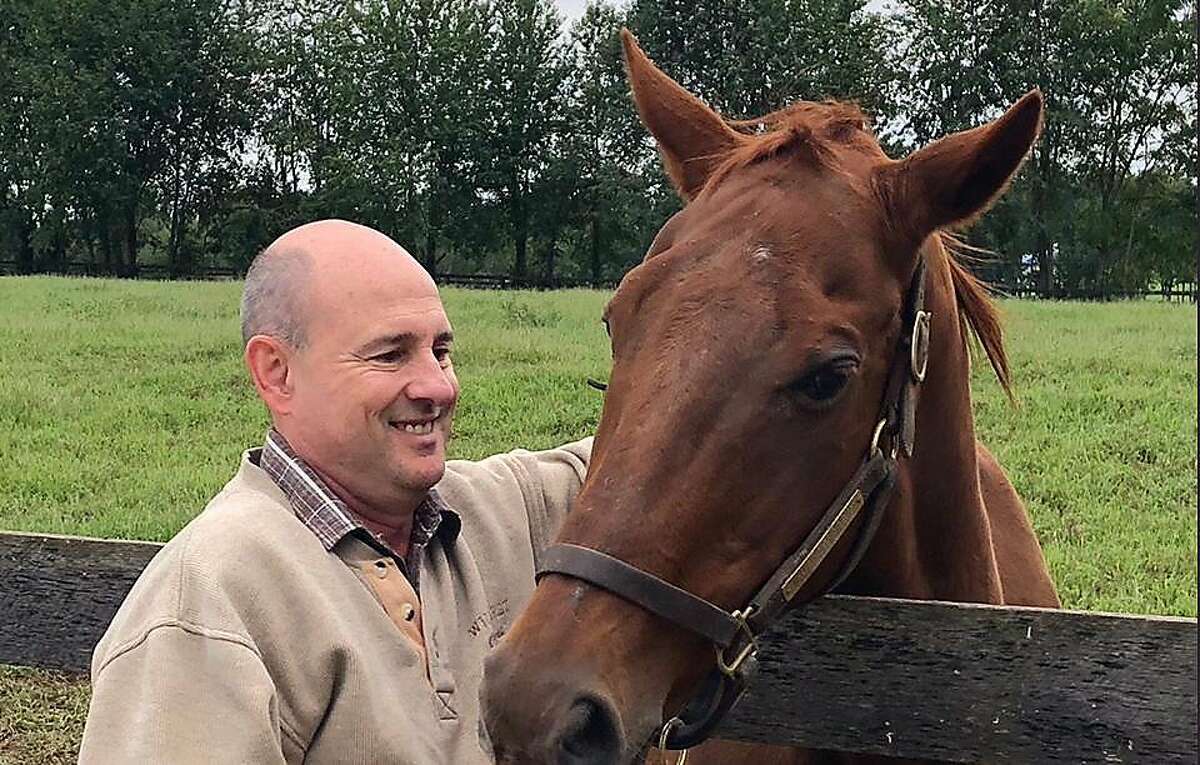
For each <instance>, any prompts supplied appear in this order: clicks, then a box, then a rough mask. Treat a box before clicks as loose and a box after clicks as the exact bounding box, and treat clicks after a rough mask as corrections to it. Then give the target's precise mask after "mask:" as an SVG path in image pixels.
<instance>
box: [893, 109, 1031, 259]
mask: <svg viewBox="0 0 1200 765" xmlns="http://www.w3.org/2000/svg"><path fill="white" fill-rule="evenodd" d="M1041 127H1042V94H1041V92H1040V91H1038V90H1032V91H1030V92H1029V93H1026V94H1025V95H1024V96H1023V97H1022V98H1021V100H1020V101H1017V103H1016V104H1014V105H1013V106H1012V107H1011V108H1009V110H1008V111H1007V112H1005V113H1004V115H1003V116H1001V117H1000V118H999V119H998V120H996V121H995V122H992V123H989V124H987V125H983V126H981V127H977V128H975V129H973V130H966V131H963V132H961V133H955V134H953V135H949V136H946V137H945V138H943V139H941V140H939V141H936V142H934V143H931V144H929V145H928V146H926V147H924V148H922V149H919V150H917V151H915V152H913V153H912V154H910V155H909V156H908V157H907V158H905V159H904V160H902V161H900V162H895V163H891V164H889V165H887V166H886V167H884V168H882V169H881V170H880V171H879V172H880V176H879V178H878V181H879V188H880V192H881V195H882V196H883V198H884V203H885V205H886V207H887V211H888V215H889V217H890V218H891V220H892V223H893V225H895V226H896V227H898V228H899V229H900V230H901V231H902V232H903V233H904V234H905V235H907V236H911V237H912V238H913V240H915V241H917V242H920V241H922V240H924V238H925V237H926V236H928V235H929V234H930V233H932V232H933V231H935V230H936V229H939V228H942V227H944V226H953V225H956V224H958V225H961V224H965V223H969V222H971V221H972V220H974V219H975V218H976V217H978V216H979V215H982V214H983V213H984V212H985V211H986V210H987V208H988V207H990V206H991V204H992V203H993V202H994V201H995V200H996V199H997V198H999V196H1000V195H1001V194H1003V193H1004V189H1005V188H1006V187H1007V185H1008V182H1009V180H1011V179H1012V177H1013V176H1014V175H1015V174H1016V172H1017V170H1018V169H1020V167H1021V163H1022V162H1024V160H1025V157H1026V155H1027V154H1028V153H1029V149H1030V148H1031V147H1032V146H1033V143H1034V141H1036V140H1037V137H1038V133H1039V132H1040V131H1041Z"/></svg>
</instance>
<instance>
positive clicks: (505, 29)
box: [479, 0, 569, 279]
mask: <svg viewBox="0 0 1200 765" xmlns="http://www.w3.org/2000/svg"><path fill="white" fill-rule="evenodd" d="M491 22H492V34H493V38H492V40H491V45H490V46H489V47H488V48H487V50H486V53H485V57H486V60H487V64H488V66H487V69H486V71H485V72H484V75H483V76H484V81H483V91H482V93H483V103H484V104H486V108H485V111H484V115H483V121H482V125H483V133H484V134H485V135H486V136H488V140H487V142H486V143H483V144H481V145H480V147H479V148H480V150H481V151H482V157H481V158H482V159H483V161H484V162H485V165H484V169H483V170H482V171H481V173H480V181H481V183H480V186H481V188H482V191H483V193H484V194H486V195H488V196H491V197H494V199H495V200H496V203H497V208H498V209H499V210H501V211H502V219H503V222H504V227H505V231H506V233H507V235H508V238H509V239H510V241H511V242H512V245H513V266H512V274H513V276H515V277H517V278H519V279H524V278H526V277H527V276H528V274H529V241H530V237H531V234H532V232H531V227H530V224H531V221H532V218H533V202H534V200H533V196H534V195H533V190H534V187H535V185H536V184H537V183H538V181H539V178H540V177H541V174H542V169H543V167H544V164H545V162H546V160H547V158H548V155H549V154H550V153H551V152H553V151H554V150H555V142H556V141H558V140H559V139H560V137H561V135H562V133H563V130H564V125H565V115H564V113H563V103H564V99H565V96H566V92H567V77H568V71H569V70H568V67H567V61H566V56H565V42H564V41H563V39H562V37H561V36H560V34H559V31H560V27H561V24H562V22H561V19H560V17H559V15H558V11H557V9H556V8H555V6H554V3H553V2H551V0H495V2H494V3H493V4H492V5H491Z"/></svg>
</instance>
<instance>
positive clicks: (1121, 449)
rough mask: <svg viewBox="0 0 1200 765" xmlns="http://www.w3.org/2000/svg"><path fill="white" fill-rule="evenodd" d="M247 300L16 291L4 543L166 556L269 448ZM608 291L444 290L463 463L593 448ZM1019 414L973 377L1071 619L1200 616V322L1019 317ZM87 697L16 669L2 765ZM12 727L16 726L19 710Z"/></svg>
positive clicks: (71, 283)
mask: <svg viewBox="0 0 1200 765" xmlns="http://www.w3.org/2000/svg"><path fill="white" fill-rule="evenodd" d="M239 288H240V285H238V284H234V283H189V284H179V283H176V284H169V283H145V282H118V281H105V280H82V279H62V278H2V279H0V433H2V434H3V436H4V437H3V439H0V528H3V529H13V530H29V531H42V532H57V533H68V534H85V535H93V536H104V537H126V538H140V539H157V540H165V539H168V538H169V537H170V536H171V535H172V534H173V533H174V532H175V531H177V530H178V529H179V528H180V527H181V526H182V525H183V524H184V523H186V522H187V521H188V519H190V518H191V517H192V516H193V515H194V514H195V513H196V512H197V511H198V510H199V509H200V508H201V507H202V506H203V504H204V502H205V501H206V500H207V499H208V497H209V496H210V495H211V494H213V493H214V492H215V491H216V490H217V489H218V488H219V487H220V486H221V484H222V483H223V482H224V481H225V480H226V479H227V478H228V477H229V476H230V475H231V473H232V471H233V469H234V467H235V465H236V461H237V458H238V454H239V453H240V451H241V450H242V449H244V448H246V447H247V446H251V445H256V444H257V443H259V442H260V441H261V438H262V435H263V432H264V430H265V428H266V422H267V421H266V416H265V413H264V412H263V410H262V409H261V407H260V406H259V405H258V404H257V402H256V400H255V399H254V396H253V391H252V390H251V388H250V386H249V384H248V382H246V380H245V376H244V374H243V372H242V367H241V361H240V354H239V348H238V345H239V343H238V331H237V321H236V308H237V297H238V291H239ZM605 298H606V295H605V293H601V292H591V291H569V292H558V293H546V294H535V293H494V292H468V291H461V290H446V291H445V300H446V304H447V310H448V312H449V314H450V317H451V320H452V321H453V322H454V324H455V330H456V333H457V335H458V340H457V342H456V350H455V365H456V367H457V369H458V373H459V377H460V379H461V381H462V384H463V397H462V401H461V404H460V407H459V415H458V418H457V421H456V432H457V438H456V440H455V442H454V445H453V453H454V455H455V456H459V457H479V456H482V455H485V454H488V453H492V452H495V451H501V450H505V449H508V448H511V447H513V446H517V445H521V446H527V447H544V446H549V445H551V444H555V443H559V442H562V441H565V440H567V439H571V438H575V437H579V436H581V435H584V434H586V433H588V432H589V431H590V430H591V429H592V428H593V427H594V426H595V423H596V419H597V417H598V415H599V411H600V403H601V398H600V394H599V393H597V392H596V391H593V390H591V389H590V388H587V387H585V386H584V384H583V382H584V379H585V378H586V377H588V376H593V377H599V378H604V377H605V376H606V373H607V368H608V343H607V340H606V339H605V337H604V333H603V329H602V328H601V325H600V323H599V320H598V319H599V315H600V308H601V306H602V305H603V303H604V300H605ZM1003 310H1004V314H1005V316H1006V319H1007V329H1008V338H1009V351H1010V355H1011V358H1012V361H1013V367H1014V379H1015V381H1016V386H1017V394H1018V396H1019V398H1020V401H1021V406H1020V407H1019V408H1017V409H1014V408H1012V407H1010V406H1009V405H1008V404H1007V402H1006V401H1005V399H1004V396H1003V394H1002V393H1001V392H1000V390H999V387H998V386H997V385H996V383H995V382H994V380H992V379H991V378H990V377H989V376H988V375H987V374H986V372H987V369H986V365H985V364H977V365H976V370H975V375H976V380H975V399H976V406H975V411H976V416H977V421H978V426H979V431H980V434H981V437H982V438H983V440H984V441H985V442H986V443H988V445H989V446H991V447H992V448H993V450H994V451H995V452H996V454H997V456H998V457H999V458H1000V460H1001V462H1002V463H1003V464H1004V465H1005V467H1006V468H1007V469H1008V471H1009V474H1010V477H1011V478H1012V480H1013V482H1014V484H1015V485H1016V487H1017V490H1018V492H1020V494H1021V495H1022V496H1023V497H1024V498H1025V500H1026V502H1027V503H1028V505H1029V508H1030V511H1031V513H1032V515H1033V518H1034V524H1035V526H1036V528H1037V531H1038V533H1039V536H1040V537H1041V540H1042V543H1043V545H1044V546H1045V549H1046V554H1047V556H1048V558H1049V560H1050V564H1051V569H1052V571H1053V574H1054V577H1055V580H1056V581H1057V583H1058V586H1059V589H1060V592H1061V594H1062V597H1063V601H1064V603H1065V605H1067V606H1068V607H1072V608H1081V609H1091V610H1104V611H1123V612H1134V613H1157V614H1174V615H1185V616H1194V615H1195V614H1196V435H1197V420H1196V414H1197V413H1196V309H1195V307H1194V306H1180V305H1169V304H1162V303H1149V302H1133V303H1113V304H1079V303H1053V302H1027V301H1007V302H1005V304H1004V306H1003ZM86 698H87V688H86V684H82V683H76V684H71V683H69V682H66V681H64V680H63V679H62V678H59V677H57V676H54V675H50V674H48V673H40V672H32V671H29V670H17V669H4V668H0V710H4V711H3V712H2V713H0V763H9V762H11V763H17V762H30V761H43V762H48V761H58V760H62V761H69V760H70V759H72V758H73V746H74V742H75V741H76V740H77V738H78V734H79V730H80V727H81V725H82V715H83V712H84V710H85V708H86ZM14 710H15V711H14Z"/></svg>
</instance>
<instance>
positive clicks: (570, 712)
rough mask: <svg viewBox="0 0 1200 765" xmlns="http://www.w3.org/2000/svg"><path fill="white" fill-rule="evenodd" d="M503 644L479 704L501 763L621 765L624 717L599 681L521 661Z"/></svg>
mask: <svg viewBox="0 0 1200 765" xmlns="http://www.w3.org/2000/svg"><path fill="white" fill-rule="evenodd" d="M515 653H516V651H514V650H512V649H511V648H510V647H509V646H506V645H505V644H504V643H501V644H500V646H498V647H497V649H496V651H494V652H493V653H492V654H491V655H490V656H488V658H487V660H486V662H485V670H484V681H483V687H482V689H481V690H480V704H481V707H482V716H483V721H484V725H485V726H486V727H487V733H488V736H489V738H490V740H491V745H492V750H493V752H494V754H495V757H496V762H497V763H520V765H621V764H622V763H625V762H627V761H628V760H629V759H631V758H632V754H631V753H629V752H628V751H627V746H626V738H625V735H624V732H623V731H622V728H621V722H620V717H619V715H618V713H617V710H616V706H615V705H614V704H613V702H612V700H611V699H610V698H609V697H608V696H607V695H606V694H605V693H604V692H603V691H602V690H601V689H600V688H599V683H595V682H589V681H588V680H587V679H586V678H582V677H576V678H572V677H571V676H570V674H564V673H562V672H555V671H553V670H552V669H550V668H549V667H548V666H547V662H528V661H525V662H518V661H517V660H515V659H514V657H513V654H515Z"/></svg>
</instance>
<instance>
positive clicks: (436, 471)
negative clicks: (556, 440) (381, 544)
mask: <svg viewBox="0 0 1200 765" xmlns="http://www.w3.org/2000/svg"><path fill="white" fill-rule="evenodd" d="M313 283H314V286H313V289H312V290H311V292H312V294H311V295H310V301H309V306H308V308H309V310H308V311H307V312H306V313H307V316H306V319H305V327H306V335H307V342H306V344H305V346H304V348H302V349H300V350H298V351H296V352H295V353H294V354H293V355H292V359H291V363H290V365H289V375H290V376H291V377H292V386H293V405H292V408H291V412H292V413H291V416H290V419H291V422H290V423H289V439H292V438H298V439H299V440H300V441H301V444H294V446H297V448H298V449H299V450H300V451H301V452H302V453H303V454H304V455H305V456H306V457H307V458H308V460H309V461H310V462H312V463H313V466H314V467H316V468H317V469H318V470H319V471H320V472H321V473H322V474H324V475H325V476H326V477H328V478H332V479H333V480H334V481H336V482H337V483H338V484H340V485H341V486H342V487H344V488H345V489H347V490H348V491H350V493H351V494H353V495H354V496H355V497H357V498H358V499H360V500H363V501H365V502H367V503H369V504H371V505H372V506H375V507H377V508H379V509H385V508H387V507H389V506H392V505H395V504H397V503H402V502H405V501H407V500H411V499H412V498H413V497H414V496H415V495H420V494H423V493H424V492H425V491H426V490H428V489H429V487H431V486H433V485H434V484H435V483H437V482H438V481H439V480H440V479H441V477H442V473H443V471H444V470H445V464H446V444H447V442H448V441H449V439H450V431H451V418H452V416H453V413H454V405H455V403H456V402H457V400H458V390H459V389H458V380H457V378H456V377H455V376H454V367H453V365H452V364H451V360H450V345H451V330H450V322H449V320H448V319H447V318H446V313H445V311H444V310H443V308H442V301H441V298H440V297H439V296H438V294H437V291H436V288H435V287H433V285H432V283H429V282H428V280H421V279H414V278H413V272H412V268H411V264H408V265H404V264H400V265H388V266H386V267H383V268H371V269H369V272H368V271H367V270H366V269H355V268H351V267H349V264H347V267H345V268H342V269H340V270H338V271H337V272H335V273H332V274H328V275H322V276H321V278H318V279H314V281H313Z"/></svg>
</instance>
